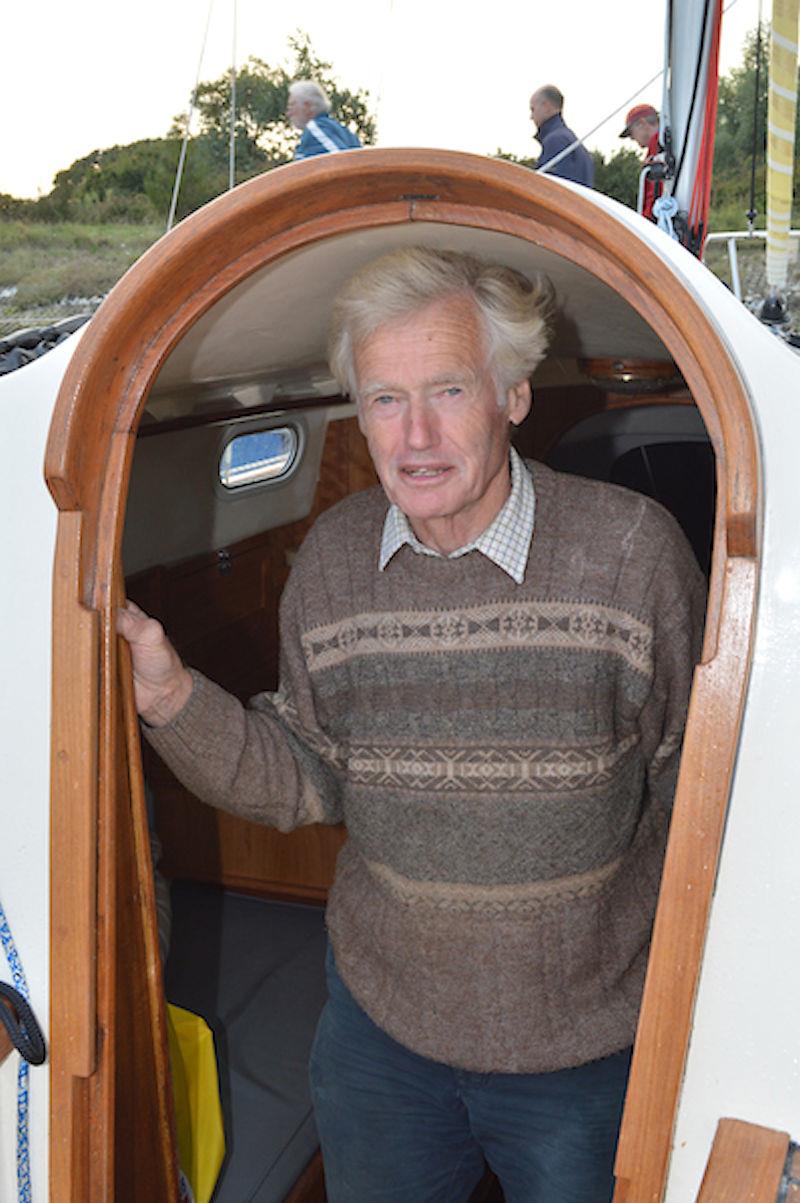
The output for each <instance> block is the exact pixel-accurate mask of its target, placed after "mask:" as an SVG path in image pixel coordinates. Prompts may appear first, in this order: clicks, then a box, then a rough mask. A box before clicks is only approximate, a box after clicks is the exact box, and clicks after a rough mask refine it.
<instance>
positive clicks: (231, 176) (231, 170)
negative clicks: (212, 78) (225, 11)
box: [228, 0, 238, 192]
mask: <svg viewBox="0 0 800 1203" xmlns="http://www.w3.org/2000/svg"><path fill="white" fill-rule="evenodd" d="M237 15H238V14H237V0H233V47H232V49H231V129H230V138H229V142H228V191H229V192H230V190H231V189H232V188H235V186H236V24H237Z"/></svg>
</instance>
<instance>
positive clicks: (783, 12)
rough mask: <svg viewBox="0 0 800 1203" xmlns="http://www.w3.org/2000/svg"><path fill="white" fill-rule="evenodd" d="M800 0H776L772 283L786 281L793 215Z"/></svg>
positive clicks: (770, 142) (777, 287)
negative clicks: (799, 10) (799, 11)
mask: <svg viewBox="0 0 800 1203" xmlns="http://www.w3.org/2000/svg"><path fill="white" fill-rule="evenodd" d="M799 7H800V0H773V4H772V35H771V39H770V72H769V104H768V111H767V130H768V133H767V284H768V285H769V288H770V292H771V294H772V295H773V296H775V294H777V293H779V292H780V291H781V290H783V289H784V288H785V287H786V278H787V272H788V267H789V230H790V227H791V218H792V180H793V173H794V130H795V116H796V112H797V40H798V8H799Z"/></svg>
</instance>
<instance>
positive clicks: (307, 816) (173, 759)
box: [117, 586, 342, 831]
mask: <svg viewBox="0 0 800 1203" xmlns="http://www.w3.org/2000/svg"><path fill="white" fill-rule="evenodd" d="M287 591H290V590H289V587H288V586H287ZM285 596H286V594H284V597H285ZM281 608H282V622H281V632H282V634H281V688H280V689H279V691H278V693H276V694H269V693H268V694H260V695H259V696H258V697H257V698H255V699H253V701H252V703H251V706H250V707H245V706H243V705H242V704H241V702H240V701H239V700H238V698H236V697H234V696H233V695H232V694H230V693H228V692H227V691H226V690H224V689H221V688H220V687H219V686H218V685H215V684H214V683H213V682H212V681H209V680H208V679H207V678H206V677H204V676H203V675H202V674H201V673H198V672H195V671H194V670H189V669H187V668H186V667H185V666H184V664H183V663H182V662H181V660H180V657H179V656H178V653H177V652H176V651H175V649H174V647H173V646H172V644H171V643H170V642H169V640H168V639H167V638H166V636H165V634H164V631H163V629H162V627H161V624H160V623H158V622H156V621H155V619H152V618H149V617H148V616H147V615H146V614H145V613H144V612H143V611H142V610H140V609H139V608H138V606H134V605H133V604H132V603H128V604H127V605H126V606H125V608H124V609H123V610H121V611H120V612H119V616H118V621H117V626H118V630H119V633H120V634H121V635H122V636H123V637H124V638H125V639H127V641H128V642H129V644H130V647H131V656H132V660H133V670H134V683H135V690H136V704H137V709H138V710H139V713H140V715H141V717H142V718H143V719H144V721H145V723H146V724H147V725H146V727H145V729H144V734H145V737H146V738H147V741H148V743H150V744H151V746H152V747H153V748H154V749H155V751H156V752H157V753H158V754H159V756H160V757H161V758H162V760H163V761H164V762H165V763H166V764H167V765H168V766H169V768H170V769H171V770H172V772H173V773H174V774H175V776H176V777H177V778H178V780H179V781H180V782H181V783H182V784H183V785H184V786H185V787H186V789H188V790H189V791H190V792H191V793H193V794H194V795H195V796H196V797H198V798H200V799H201V800H202V801H203V802H207V803H208V804H209V805H211V806H216V807H218V808H220V809H221V810H227V811H230V812H231V813H233V814H237V815H240V816H242V817H244V818H247V819H251V820H252V821H254V822H259V823H266V824H268V825H270V826H273V827H277V828H278V829H279V830H281V831H291V830H292V829H293V828H295V827H299V826H302V825H304V824H306V823H336V822H339V821H340V819H341V780H342V772H341V770H342V755H341V752H340V749H339V748H338V746H337V745H336V743H335V742H334V741H332V740H331V739H330V738H329V737H328V736H327V735H326V733H325V732H324V731H323V730H322V729H321V728H320V726H319V723H318V721H317V717H316V712H315V703H314V691H313V687H312V685H311V682H310V680H309V678H308V673H307V671H306V666H305V660H304V657H303V654H302V649H301V647H300V640H299V634H298V632H297V631H296V630H295V624H294V622H293V620H292V616H291V615H290V616H289V618H287V617H286V614H285V607H284V605H283V603H282V607H281ZM289 608H290V611H294V610H295V609H296V607H295V606H291V607H289Z"/></svg>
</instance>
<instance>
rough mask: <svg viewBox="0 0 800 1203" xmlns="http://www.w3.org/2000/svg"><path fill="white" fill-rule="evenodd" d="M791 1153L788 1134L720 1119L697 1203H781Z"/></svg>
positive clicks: (741, 1121)
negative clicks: (785, 1172) (779, 1202)
mask: <svg viewBox="0 0 800 1203" xmlns="http://www.w3.org/2000/svg"><path fill="white" fill-rule="evenodd" d="M788 1151H789V1137H788V1135H787V1133H785V1132H776V1131H774V1129H772V1128H762V1127H760V1126H759V1125H758V1124H748V1123H745V1122H744V1121H743V1120H739V1119H721V1120H720V1121H719V1124H718V1126H717V1133H716V1136H715V1137H714V1144H713V1145H712V1148H711V1156H710V1157H709V1159H708V1165H707V1166H706V1172H705V1175H704V1177H703V1184H702V1186H701V1188H700V1193H699V1195H698V1196H697V1203H778V1199H779V1194H778V1192H779V1190H780V1186H781V1179H782V1177H783V1170H784V1166H785V1164H786V1157H787V1154H788ZM781 1197H782V1196H781Z"/></svg>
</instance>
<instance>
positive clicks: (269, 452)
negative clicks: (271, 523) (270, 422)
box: [219, 426, 300, 489]
mask: <svg viewBox="0 0 800 1203" xmlns="http://www.w3.org/2000/svg"><path fill="white" fill-rule="evenodd" d="M299 447H300V439H299V437H298V432H297V430H296V428H295V427H294V426H277V427H273V428H272V429H271V430H256V431H251V432H250V433H249V434H239V435H237V436H236V437H235V438H233V439H231V441H230V442H229V443H228V444H227V445H226V447H225V450H224V451H223V453H222V457H221V459H220V461H219V479H220V482H221V483H222V484H223V485H224V486H225V488H226V489H240V488H242V487H243V486H244V485H254V484H260V483H261V482H262V481H265V480H277V479H278V478H279V477H281V476H286V475H287V473H288V472H290V471H291V469H292V468H293V466H294V464H295V461H296V459H297V454H298V450H299Z"/></svg>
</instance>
